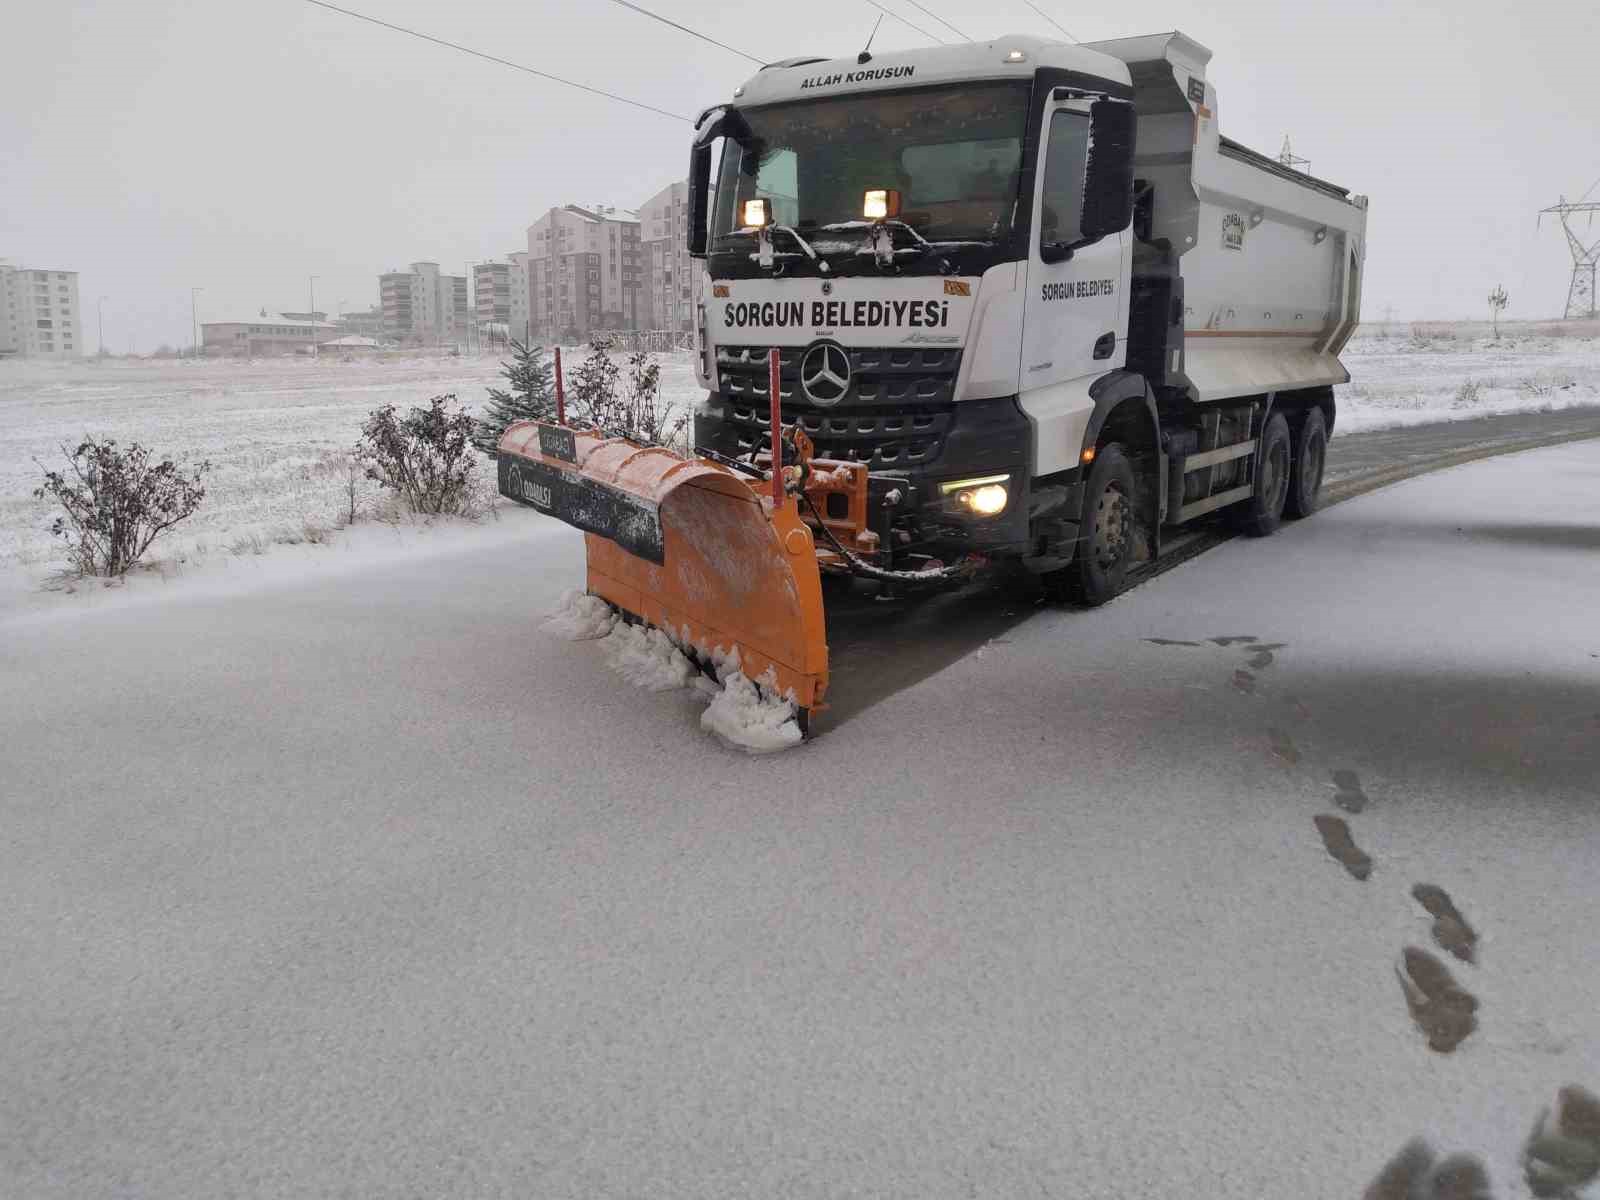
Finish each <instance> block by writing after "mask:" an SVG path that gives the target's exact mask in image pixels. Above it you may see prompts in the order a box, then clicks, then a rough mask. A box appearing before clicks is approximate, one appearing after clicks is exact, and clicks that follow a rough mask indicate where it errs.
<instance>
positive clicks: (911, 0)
mask: <svg viewBox="0 0 1600 1200" xmlns="http://www.w3.org/2000/svg"><path fill="white" fill-rule="evenodd" d="M906 3H907V4H909V5H911V7H912V8H914V9H916V10H917V11H918V12H924V13H927V14H928V15H929V16H930V17H932V18H933V19H934V20H935V21H937V22H939V24H941V25H943V26H944V27H945V28H946V29H948V30H949V31H950V32H951V33H953V34H955V35H956V36H957V37H958V38H960V39H961V40H962V41H964V42H970V41H971V40H972V39H971V38H969V37H968V36H967V35H966V34H964V33H962V32H961V30H959V29H957V28H956V27H955V26H954V25H952V24H950V22H949V21H946V20H945V19H944V18H943V17H941V16H940V15H939V14H938V13H936V12H933V11H931V10H930V9H927V8H925V7H923V6H922V5H920V4H918V3H917V0H906Z"/></svg>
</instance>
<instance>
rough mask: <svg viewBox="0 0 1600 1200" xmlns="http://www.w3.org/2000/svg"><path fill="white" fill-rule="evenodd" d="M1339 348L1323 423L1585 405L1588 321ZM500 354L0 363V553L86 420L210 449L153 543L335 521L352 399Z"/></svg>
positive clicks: (33, 563) (485, 365)
mask: <svg viewBox="0 0 1600 1200" xmlns="http://www.w3.org/2000/svg"><path fill="white" fill-rule="evenodd" d="M568 353H569V362H572V361H575V360H576V358H577V352H571V351H569V352H568ZM1346 361H1347V362H1348V364H1349V367H1350V370H1351V373H1352V375H1353V377H1354V378H1353V380H1352V383H1351V385H1350V386H1349V387H1348V388H1345V389H1342V390H1341V393H1340V409H1339V432H1340V433H1351V432H1357V431H1361V430H1368V429H1380V428H1389V427H1393V426H1398V425H1411V424H1424V423H1429V422H1434V421H1449V420H1459V419H1462V418H1466V417H1474V416H1484V415H1487V414H1490V413H1508V412H1526V411H1530V410H1539V409H1556V408H1567V407H1573V406H1577V405H1596V404H1600V325H1593V324H1590V325H1567V326H1562V325H1557V324H1546V325H1519V324H1513V323H1507V324H1506V325H1504V326H1503V327H1502V336H1501V338H1500V339H1499V340H1498V341H1496V340H1494V339H1492V338H1491V337H1490V334H1489V330H1488V328H1487V327H1479V326H1466V325H1399V324H1397V325H1395V326H1393V327H1392V328H1374V329H1369V330H1363V332H1362V333H1361V334H1360V335H1358V336H1357V338H1356V339H1355V341H1354V342H1353V343H1352V344H1351V347H1350V350H1349V352H1348V354H1347V359H1346ZM499 369H500V368H499V362H498V360H497V359H495V358H492V357H483V358H427V357H416V358H401V359H393V360H381V361H365V362H360V361H358V362H338V363H334V362H326V361H323V362H311V361H307V360H303V359H279V360H266V361H260V362H253V363H238V362H180V361H171V360H168V361H159V362H158V361H122V360H112V361H108V362H104V363H99V362H94V361H85V362H81V363H70V364H68V363H28V362H5V363H0V567H6V566H10V567H19V566H20V567H22V568H25V569H27V570H29V571H30V572H31V573H33V574H36V575H37V574H43V573H45V572H47V571H49V570H50V569H52V568H53V567H55V566H57V565H59V563H60V558H61V555H60V547H59V544H58V543H56V542H55V541H54V540H53V539H52V538H51V537H50V534H49V525H50V520H51V516H52V514H51V510H50V508H49V506H48V505H47V504H46V503H44V502H43V501H37V500H34V499H33V498H32V495H31V493H32V491H33V489H34V488H35V487H36V486H37V485H38V482H39V477H40V468H39V467H38V466H37V465H36V463H35V461H34V460H35V459H38V460H40V461H42V462H45V463H52V464H53V463H57V462H59V460H60V451H59V447H60V446H61V445H62V444H69V445H70V444H75V443H76V441H77V440H78V439H79V438H80V437H81V436H83V435H84V434H86V433H93V434H98V435H103V436H110V437H115V438H118V439H120V440H123V441H139V442H142V443H144V444H145V445H147V446H149V447H151V448H152V449H154V450H156V451H158V452H160V453H162V454H170V455H174V456H178V457H186V458H188V459H190V460H192V461H195V462H198V461H200V460H204V459H209V460H210V461H211V463H212V465H213V469H212V471H211V473H210V475H209V476H208V479H207V488H208V494H207V497H206V501H205V505H204V507H203V508H202V509H201V511H200V513H199V514H198V515H197V516H196V517H195V518H194V519H193V520H192V521H191V522H189V523H188V524H187V525H186V526H185V527H184V529H183V531H182V536H181V537H175V538H174V540H173V541H171V542H167V543H163V544H162V545H163V547H164V548H162V549H158V551H157V553H159V554H166V555H169V556H170V555H172V554H174V553H178V552H179V551H180V550H181V551H182V552H184V553H189V554H193V553H199V554H201V555H210V556H224V557H227V556H235V555H240V554H254V553H257V552H259V551H260V550H261V549H263V548H266V547H270V546H272V545H273V544H274V543H280V542H294V541H302V540H306V539H307V538H308V536H309V537H310V538H311V539H312V540H315V539H316V538H318V537H320V536H321V535H322V532H323V531H325V530H328V529H330V528H332V527H336V526H337V525H338V524H340V517H341V514H342V513H344V512H345V511H346V509H347V508H348V498H347V495H346V486H347V465H346V461H345V457H344V456H345V452H347V451H348V450H349V448H350V447H351V445H352V444H353V443H354V442H355V439H356V437H357V434H358V432H359V430H360V426H361V422H362V420H363V418H364V417H365V416H366V414H367V412H368V411H370V410H371V409H373V408H376V407H378V406H379V405H382V404H386V403H394V404H396V405H400V406H406V405H410V404H414V403H421V402H424V401H426V400H427V399H428V398H429V397H430V396H434V395H438V394H440V393H447V392H449V393H454V394H455V395H456V396H457V397H458V398H460V399H461V400H462V401H463V402H464V403H466V404H468V405H470V406H474V407H475V406H477V405H479V404H481V403H482V401H483V398H484V392H485V389H486V388H488V387H490V386H492V385H494V384H496V383H497V382H499ZM695 390H696V388H695V382H694V375H693V371H692V369H691V367H690V363H689V360H688V358H687V356H684V355H678V356H673V357H668V358H667V359H665V360H664V365H663V370H662V393H663V396H664V397H665V398H666V399H667V400H668V401H671V402H676V403H687V402H688V401H689V400H690V399H691V398H692V397H693V396H694V394H695ZM360 486H361V490H362V493H363V495H362V501H363V503H366V504H370V503H371V500H372V493H371V489H370V487H369V485H366V484H365V483H364V482H363V483H362V484H361V485H360Z"/></svg>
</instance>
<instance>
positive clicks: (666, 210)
mask: <svg viewBox="0 0 1600 1200" xmlns="http://www.w3.org/2000/svg"><path fill="white" fill-rule="evenodd" d="M688 206H689V185H688V184H687V183H682V182H680V183H671V184H668V185H667V186H666V187H664V188H662V189H661V190H660V191H659V192H657V193H656V194H655V195H654V196H652V197H650V199H648V200H646V201H645V202H644V204H643V205H642V206H641V207H640V209H639V237H640V240H641V242H642V244H643V252H642V254H641V259H642V262H643V265H644V267H645V279H646V295H647V296H648V298H649V314H650V315H649V328H651V329H670V330H672V331H673V332H675V333H684V332H688V331H689V330H692V329H693V328H694V305H695V301H696V300H697V299H698V297H696V296H695V294H694V293H695V289H696V286H697V283H698V280H699V278H700V273H699V272H698V271H696V270H695V269H694V260H693V259H691V258H690V257H689V218H688Z"/></svg>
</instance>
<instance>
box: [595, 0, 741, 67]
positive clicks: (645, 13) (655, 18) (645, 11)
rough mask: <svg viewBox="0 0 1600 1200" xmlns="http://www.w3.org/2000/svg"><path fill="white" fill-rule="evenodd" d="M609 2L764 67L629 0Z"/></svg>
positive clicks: (714, 39)
mask: <svg viewBox="0 0 1600 1200" xmlns="http://www.w3.org/2000/svg"><path fill="white" fill-rule="evenodd" d="M611 2H612V3H613V4H620V5H622V7H623V8H631V9H632V10H633V11H634V12H636V13H638V14H639V15H640V16H642V17H649V18H650V19H651V20H652V21H660V22H661V23H662V24H663V25H670V26H672V27H673V28H674V29H676V30H679V31H680V32H682V33H687V34H688V35H689V36H690V37H692V38H699V39H700V40H701V41H702V42H705V43H707V44H708V45H712V46H715V47H716V48H717V49H719V50H726V51H727V52H728V53H729V54H737V55H738V56H739V57H740V58H747V59H749V60H750V61H751V62H753V63H755V64H756V66H758V67H764V66H766V63H764V62H762V60H761V59H759V58H757V57H756V56H755V55H754V54H746V53H745V52H744V51H743V50H735V49H734V48H733V47H732V46H728V45H725V44H723V43H722V42H719V41H717V39H716V38H712V37H707V36H706V35H705V34H703V33H697V32H695V31H694V30H693V29H690V28H689V27H688V26H687V25H679V24H678V23H677V22H676V21H671V20H668V19H667V18H666V17H663V16H659V15H658V14H656V13H653V12H651V11H650V10H649V9H648V8H640V7H639V6H638V5H637V4H633V3H630V0H611Z"/></svg>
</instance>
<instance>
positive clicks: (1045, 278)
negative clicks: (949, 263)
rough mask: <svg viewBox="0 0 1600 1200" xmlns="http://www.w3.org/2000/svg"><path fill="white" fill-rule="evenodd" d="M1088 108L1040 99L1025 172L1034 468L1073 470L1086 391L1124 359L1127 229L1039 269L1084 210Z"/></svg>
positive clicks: (1072, 235) (1025, 398) (1025, 352)
mask: <svg viewBox="0 0 1600 1200" xmlns="http://www.w3.org/2000/svg"><path fill="white" fill-rule="evenodd" d="M1089 104H1090V101H1089V100H1087V99H1084V100H1064V101H1055V100H1052V101H1051V102H1049V106H1048V107H1047V108H1046V110H1045V114H1044V127H1043V130H1042V136H1041V137H1040V153H1041V155H1042V159H1043V161H1042V162H1041V163H1040V166H1039V169H1038V170H1037V171H1035V172H1034V197H1033V228H1032V229H1031V230H1030V241H1029V250H1028V263H1027V271H1028V283H1027V290H1026V300H1025V301H1024V305H1023V322H1022V362H1021V378H1022V383H1021V392H1022V396H1021V401H1022V406H1023V409H1024V410H1025V411H1026V412H1027V413H1028V414H1029V415H1030V416H1031V417H1033V419H1034V421H1035V425H1036V428H1037V431H1038V436H1039V445H1038V448H1037V464H1036V468H1035V469H1036V470H1037V471H1038V472H1039V473H1041V474H1043V473H1047V472H1050V471H1059V470H1063V469H1065V468H1067V467H1071V466H1073V465H1075V464H1076V463H1077V461H1078V452H1079V450H1080V449H1081V448H1082V441H1083V434H1084V431H1085V429H1086V428H1087V427H1088V423H1089V414H1090V412H1091V411H1092V410H1093V407H1094V402H1093V401H1092V400H1091V399H1090V398H1089V394H1088V390H1089V384H1090V383H1092V382H1093V381H1094V380H1095V379H1096V378H1097V377H1098V376H1100V375H1103V374H1105V373H1106V372H1107V371H1110V370H1111V369H1113V368H1114V367H1120V366H1122V364H1123V362H1124V360H1125V358H1126V338H1127V331H1128V301H1127V298H1126V297H1125V296H1124V295H1123V293H1124V291H1125V290H1126V288H1125V284H1126V281H1127V278H1128V274H1127V264H1126V263H1125V261H1124V258H1125V255H1126V253H1127V250H1126V246H1127V239H1128V236H1129V235H1128V233H1127V231H1123V232H1122V233H1120V234H1117V235H1114V236H1112V237H1107V238H1102V239H1101V240H1100V241H1098V242H1096V243H1094V244H1093V245H1091V246H1083V247H1080V248H1078V249H1076V250H1074V251H1073V252H1072V254H1071V257H1069V258H1065V259H1062V260H1061V261H1057V262H1046V261H1045V260H1044V258H1043V257H1041V255H1040V248H1041V246H1043V245H1045V244H1048V243H1059V242H1072V241H1075V240H1076V239H1077V238H1078V236H1079V234H1078V223H1079V218H1080V217H1081V216H1082V213H1083V186H1084V168H1085V163H1086V159H1087V155H1088V147H1089Z"/></svg>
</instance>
